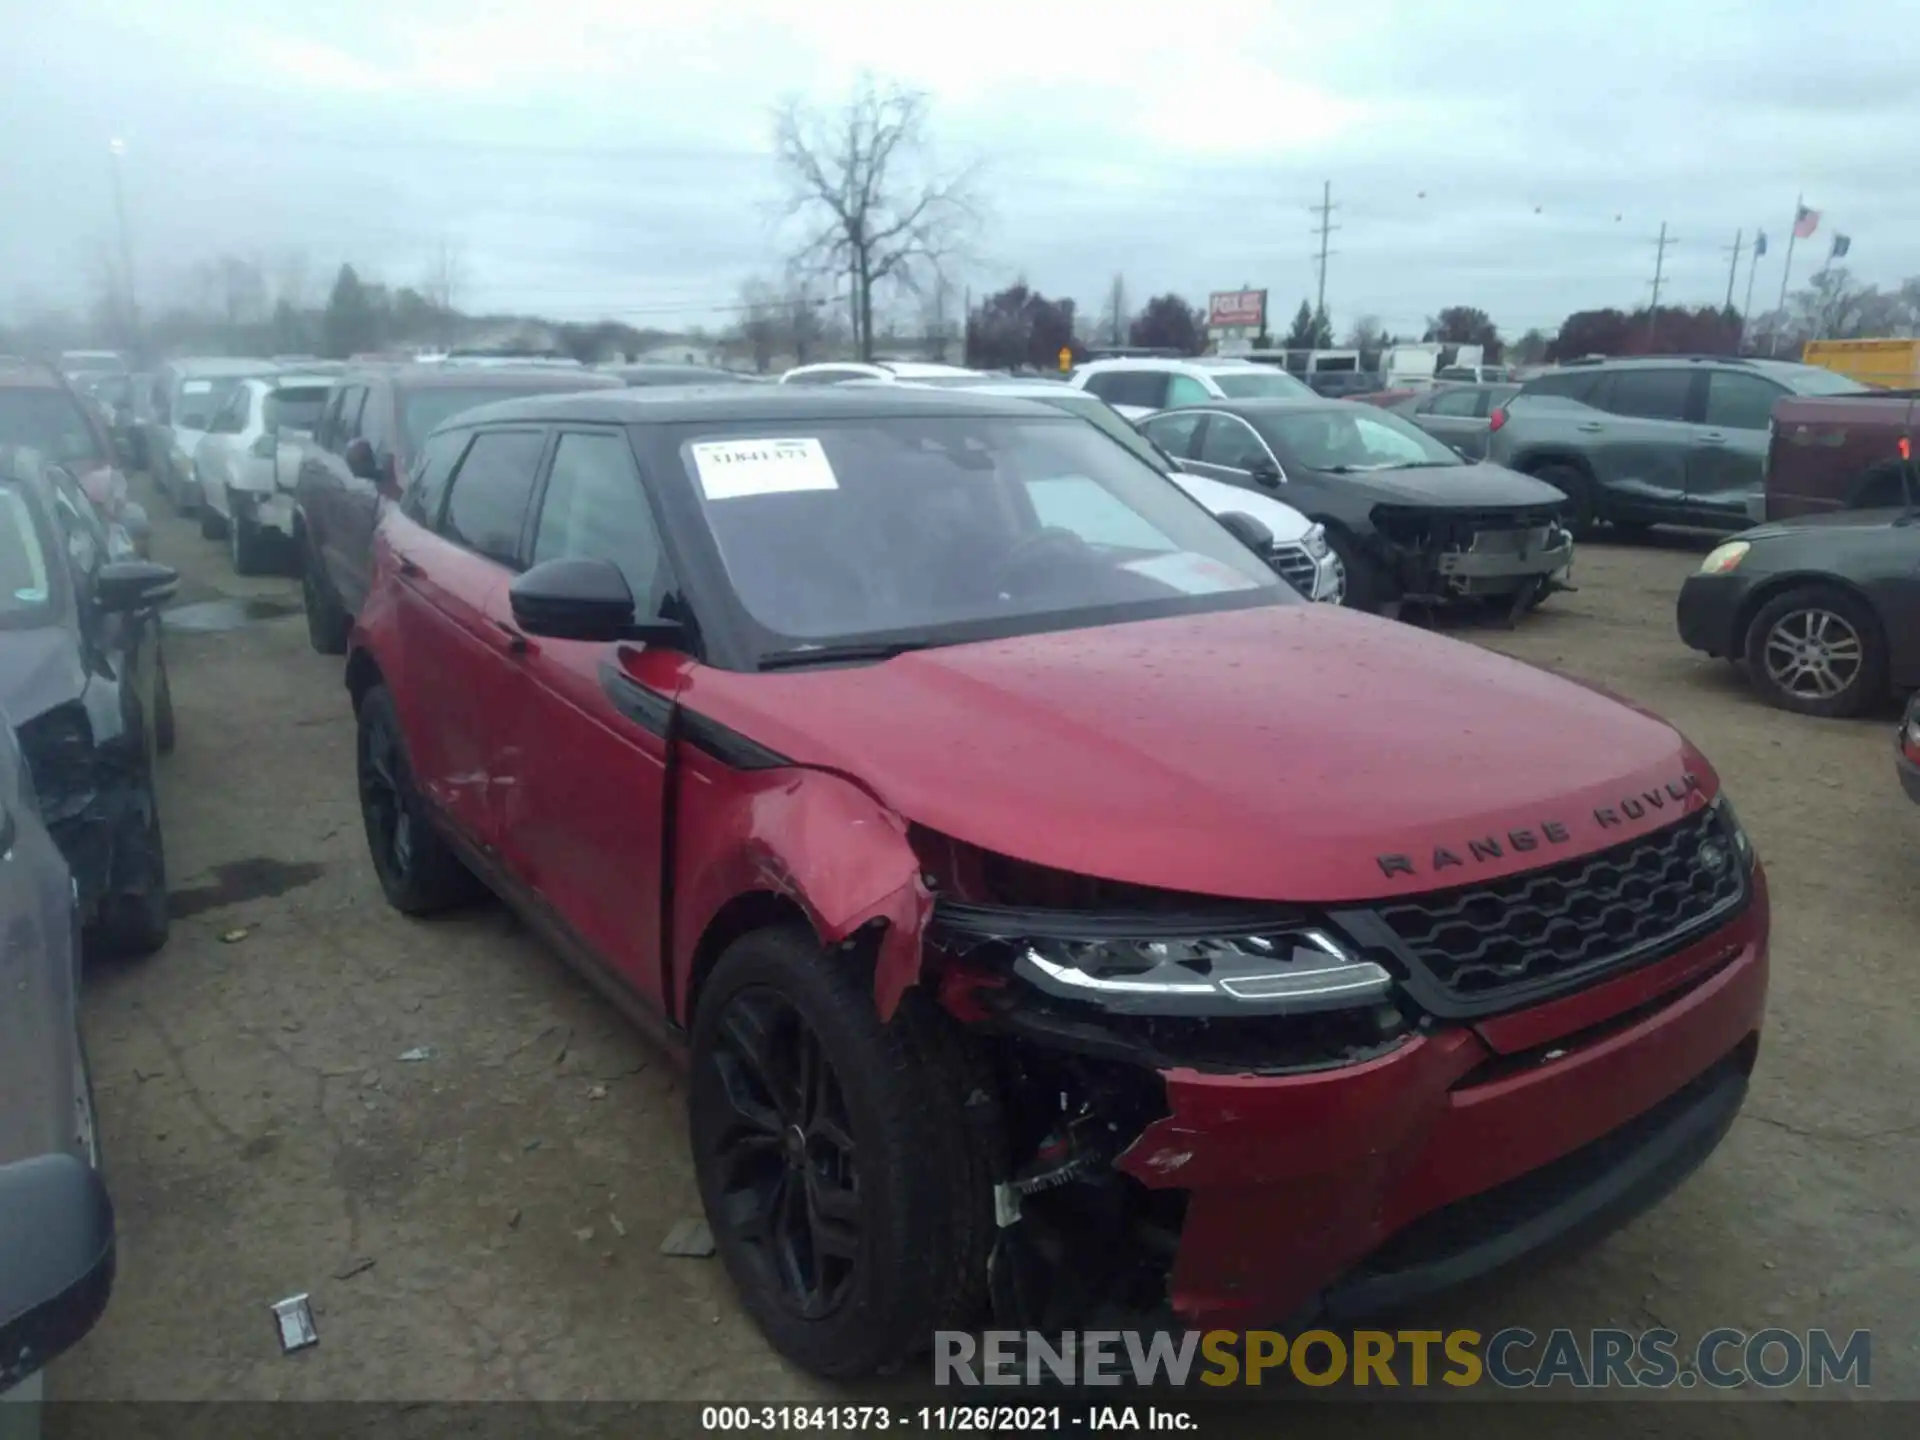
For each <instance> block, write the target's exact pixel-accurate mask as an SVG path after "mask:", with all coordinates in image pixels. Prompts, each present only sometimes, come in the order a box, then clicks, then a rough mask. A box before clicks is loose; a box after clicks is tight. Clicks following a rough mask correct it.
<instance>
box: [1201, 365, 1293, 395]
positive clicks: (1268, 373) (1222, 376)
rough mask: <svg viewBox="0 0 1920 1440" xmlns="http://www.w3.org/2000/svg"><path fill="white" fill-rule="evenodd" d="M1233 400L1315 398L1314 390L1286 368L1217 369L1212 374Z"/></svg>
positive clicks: (1225, 393)
mask: <svg viewBox="0 0 1920 1440" xmlns="http://www.w3.org/2000/svg"><path fill="white" fill-rule="evenodd" d="M1209 378H1211V379H1212V381H1213V383H1214V384H1216V385H1218V386H1219V387H1220V393H1221V394H1222V395H1225V396H1226V397H1227V398H1228V399H1229V400H1283V399H1294V400H1311V399H1313V398H1314V394H1313V391H1312V390H1310V389H1309V388H1308V387H1307V386H1306V385H1304V384H1302V383H1301V382H1300V381H1298V380H1296V379H1294V378H1293V376H1291V375H1289V374H1287V373H1286V372H1285V371H1284V370H1215V371H1213V372H1212V373H1211V375H1210V377H1209Z"/></svg>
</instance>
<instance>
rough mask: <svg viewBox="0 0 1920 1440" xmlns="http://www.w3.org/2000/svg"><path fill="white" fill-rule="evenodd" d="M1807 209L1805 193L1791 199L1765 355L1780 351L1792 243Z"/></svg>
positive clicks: (1791, 271) (1790, 274)
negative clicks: (1790, 220) (1790, 225)
mask: <svg viewBox="0 0 1920 1440" xmlns="http://www.w3.org/2000/svg"><path fill="white" fill-rule="evenodd" d="M1806 208H1807V196H1806V192H1805V191H1802V192H1801V193H1800V194H1798V195H1796V196H1794V197H1793V228H1792V229H1791V230H1789V231H1787V258H1786V259H1785V260H1783V261H1781V262H1780V305H1779V308H1778V310H1777V311H1776V312H1775V314H1774V320H1773V333H1772V334H1771V335H1769V336H1767V354H1769V355H1776V354H1778V353H1779V351H1780V327H1781V326H1782V325H1784V324H1785V323H1786V319H1787V281H1788V280H1789V279H1791V278H1792V276H1793V242H1794V241H1796V240H1798V239H1799V238H1800V216H1801V213H1802V212H1803V211H1804V210H1805V209H1806Z"/></svg>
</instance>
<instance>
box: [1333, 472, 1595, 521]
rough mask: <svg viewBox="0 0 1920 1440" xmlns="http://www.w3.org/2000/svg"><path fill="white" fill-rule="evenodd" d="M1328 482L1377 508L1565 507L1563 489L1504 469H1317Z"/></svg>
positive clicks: (1473, 508)
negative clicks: (1349, 471) (1352, 471)
mask: <svg viewBox="0 0 1920 1440" xmlns="http://www.w3.org/2000/svg"><path fill="white" fill-rule="evenodd" d="M1312 473H1314V474H1315V475H1316V476H1317V477H1318V478H1320V479H1322V480H1325V481H1327V482H1329V483H1338V484H1341V485H1346V486H1349V487H1351V488H1352V489H1354V490H1356V491H1359V492H1361V493H1364V494H1365V495H1367V496H1368V497H1370V498H1371V499H1372V500H1373V501H1374V502H1375V503H1376V504H1381V505H1420V506H1424V507H1426V508H1429V509H1448V510H1452V509H1459V510H1482V509H1487V508H1490V507H1495V506H1501V505H1561V504H1565V503H1566V498H1567V497H1566V496H1565V494H1563V493H1562V492H1561V491H1559V490H1556V489H1555V488H1554V487H1553V486H1551V485H1549V484H1547V482H1546V481H1544V480H1536V479H1534V478H1533V477H1532V476H1531V475H1522V474H1521V473H1520V472H1519V471H1517V470H1509V469H1507V468H1506V467H1505V466H1504V465H1445V466H1439V467H1436V468H1434V469H1432V470H1366V471H1362V472H1360V473H1358V474H1353V475H1333V474H1329V473H1327V472H1325V471H1314V472H1312Z"/></svg>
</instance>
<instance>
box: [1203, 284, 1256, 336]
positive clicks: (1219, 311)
mask: <svg viewBox="0 0 1920 1440" xmlns="http://www.w3.org/2000/svg"><path fill="white" fill-rule="evenodd" d="M1266 321H1267V292H1266V291H1264V290H1216V291H1214V292H1213V294H1211V295H1209V296H1208V297H1207V324H1208V325H1209V326H1212V327H1214V328H1218V329H1225V328H1226V327H1228V326H1246V327H1248V328H1250V329H1254V330H1259V329H1263V328H1264V327H1265V325H1266Z"/></svg>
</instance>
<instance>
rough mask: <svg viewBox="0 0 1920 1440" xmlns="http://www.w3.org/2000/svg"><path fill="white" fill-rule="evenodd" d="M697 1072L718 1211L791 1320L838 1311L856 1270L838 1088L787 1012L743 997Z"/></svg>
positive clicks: (852, 1185) (763, 997) (776, 998)
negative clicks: (710, 1091)
mask: <svg viewBox="0 0 1920 1440" xmlns="http://www.w3.org/2000/svg"><path fill="white" fill-rule="evenodd" d="M707 1063H708V1064H709V1065H711V1066H712V1067H713V1070H714V1072H715V1073H714V1081H715V1083H717V1084H718V1086H719V1088H720V1091H721V1092H722V1093H723V1094H724V1095H725V1097H726V1102H727V1107H728V1111H729V1113H728V1115H727V1117H726V1121H725V1125H724V1128H723V1129H722V1130H721V1131H720V1133H719V1134H718V1135H716V1136H715V1137H713V1142H712V1143H713V1147H714V1148H713V1157H714V1164H715V1170H716V1176H715V1178H716V1185H717V1190H718V1196H717V1198H718V1199H719V1202H720V1209H721V1211H722V1213H723V1214H724V1215H725V1217H726V1221H727V1223H728V1225H729V1226H730V1227H731V1228H732V1230H733V1231H734V1233H735V1234H736V1235H738V1236H739V1237H740V1239H741V1241H742V1242H743V1244H744V1245H745V1247H746V1248H747V1249H748V1250H749V1251H750V1252H751V1253H752V1254H753V1256H754V1263H755V1264H756V1265H758V1266H760V1267H762V1268H763V1269H764V1272H765V1275H766V1279H767V1282H768V1283H769V1285H770V1288H771V1289H772V1291H773V1293H775V1294H776V1295H778V1296H779V1298H780V1300H781V1301H782V1303H784V1304H785V1305H786V1306H787V1307H788V1308H789V1309H791V1310H792V1311H793V1313H794V1314H796V1315H798V1316H800V1317H801V1318H803V1319H807V1320H818V1319H820V1318H822V1317H823V1316H826V1315H828V1314H830V1313H832V1312H833V1311H834V1310H835V1309H837V1308H838V1307H839V1306H840V1305H842V1304H844V1303H845V1302H846V1300H847V1296H848V1292H849V1291H850V1289H851V1288H852V1284H853V1272H854V1265H855V1263H856V1262H857V1261H858V1260H859V1258H860V1242H861V1223H860V1166H859V1154H858V1148H857V1147H856V1146H855V1144H854V1140H853V1127H852V1122H851V1121H850V1120H849V1119H848V1116H847V1104H846V1099H845V1097H844V1096H843V1095H842V1093H841V1090H840V1077H839V1074H838V1073H837V1072H836V1071H835V1069H834V1067H833V1062H832V1060H830V1059H829V1058H828V1056H827V1054H826V1052H825V1050H824V1048H823V1047H822V1045H821V1041H820V1037H819V1035H817V1034H816V1033H815V1032H814V1030H813V1027H812V1026H810V1025H809V1024H807V1021H806V1018H805V1017H804V1016H802V1015H801V1013H800V1012H799V1010H797V1009H796V1008H795V1007H794V1005H793V1003H792V1002H791V1001H789V1000H788V999H787V998H786V997H785V996H783V995H782V994H780V992H779V991H777V990H771V989H766V988H761V987H755V988H753V989H750V990H743V991H741V992H740V993H739V994H737V995H735V996H734V997H733V998H732V1000H730V1001H729V1002H728V1004H727V1008H726V1011H725V1013H724V1014H723V1015H722V1016H721V1017H720V1021H719V1025H718V1033H717V1034H716V1036H715V1042H714V1045H713V1048H712V1050H711V1051H710V1052H709V1054H708V1056H707Z"/></svg>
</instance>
